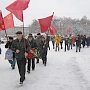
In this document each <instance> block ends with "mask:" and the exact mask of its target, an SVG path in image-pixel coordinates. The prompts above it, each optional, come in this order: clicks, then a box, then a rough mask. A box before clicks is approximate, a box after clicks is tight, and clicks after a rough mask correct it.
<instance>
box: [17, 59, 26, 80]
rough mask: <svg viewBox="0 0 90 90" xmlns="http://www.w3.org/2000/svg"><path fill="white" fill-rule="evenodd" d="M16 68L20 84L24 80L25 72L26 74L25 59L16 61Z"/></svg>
mask: <svg viewBox="0 0 90 90" xmlns="http://www.w3.org/2000/svg"><path fill="white" fill-rule="evenodd" d="M17 66H18V70H19V74H20V82H23V81H24V80H25V72H26V59H25V58H23V59H21V60H18V59H17Z"/></svg>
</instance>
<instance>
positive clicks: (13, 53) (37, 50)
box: [0, 31, 90, 84]
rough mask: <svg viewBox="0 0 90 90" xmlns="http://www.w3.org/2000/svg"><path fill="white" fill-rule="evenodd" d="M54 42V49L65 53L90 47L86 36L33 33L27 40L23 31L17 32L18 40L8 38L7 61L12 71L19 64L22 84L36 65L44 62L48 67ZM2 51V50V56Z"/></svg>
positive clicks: (89, 39)
mask: <svg viewBox="0 0 90 90" xmlns="http://www.w3.org/2000/svg"><path fill="white" fill-rule="evenodd" d="M50 41H51V42H52V46H53V49H55V51H59V50H60V49H63V50H64V51H65V52H66V51H69V50H71V49H72V48H73V47H75V48H76V52H80V51H81V48H84V47H85V46H87V47H89V46H90V37H86V35H79V34H78V35H76V36H75V35H72V34H70V35H64V36H62V35H59V34H57V35H51V36H49V35H48V34H44V35H41V33H37V35H36V36H33V35H32V34H31V33H30V34H29V35H28V37H27V38H25V37H24V36H23V34H22V32H21V31H18V32H16V38H15V39H14V38H13V37H11V36H10V37H8V41H7V42H6V44H5V48H7V51H6V53H5V59H7V60H8V61H9V63H10V65H11V68H12V70H14V69H15V65H16V63H17V66H18V71H19V75H20V84H23V82H24V80H25V73H26V71H27V73H30V71H31V69H32V70H33V71H34V70H35V66H36V64H38V63H39V62H40V60H42V63H43V65H44V66H46V65H47V52H48V50H50V49H51V45H49V44H50V43H49V42H50ZM1 52H2V50H1V48H0V54H1Z"/></svg>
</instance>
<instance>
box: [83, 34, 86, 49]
mask: <svg viewBox="0 0 90 90" xmlns="http://www.w3.org/2000/svg"><path fill="white" fill-rule="evenodd" d="M82 45H83V48H84V47H85V45H86V35H84V36H82Z"/></svg>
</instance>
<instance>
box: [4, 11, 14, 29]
mask: <svg viewBox="0 0 90 90" xmlns="http://www.w3.org/2000/svg"><path fill="white" fill-rule="evenodd" d="M4 25H5V29H9V28H14V21H13V15H12V13H10V14H8V15H7V16H5V17H4Z"/></svg>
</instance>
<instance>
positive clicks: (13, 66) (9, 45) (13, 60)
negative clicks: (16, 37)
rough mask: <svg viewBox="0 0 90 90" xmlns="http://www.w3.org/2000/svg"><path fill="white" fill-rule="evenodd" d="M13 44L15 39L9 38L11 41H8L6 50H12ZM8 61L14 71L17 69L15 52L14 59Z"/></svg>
mask: <svg viewBox="0 0 90 90" xmlns="http://www.w3.org/2000/svg"><path fill="white" fill-rule="evenodd" d="M12 42H13V37H9V41H7V43H6V45H5V48H8V49H11V45H12ZM8 61H9V63H10V64H11V67H12V69H15V64H16V60H15V52H13V59H12V60H8Z"/></svg>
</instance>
